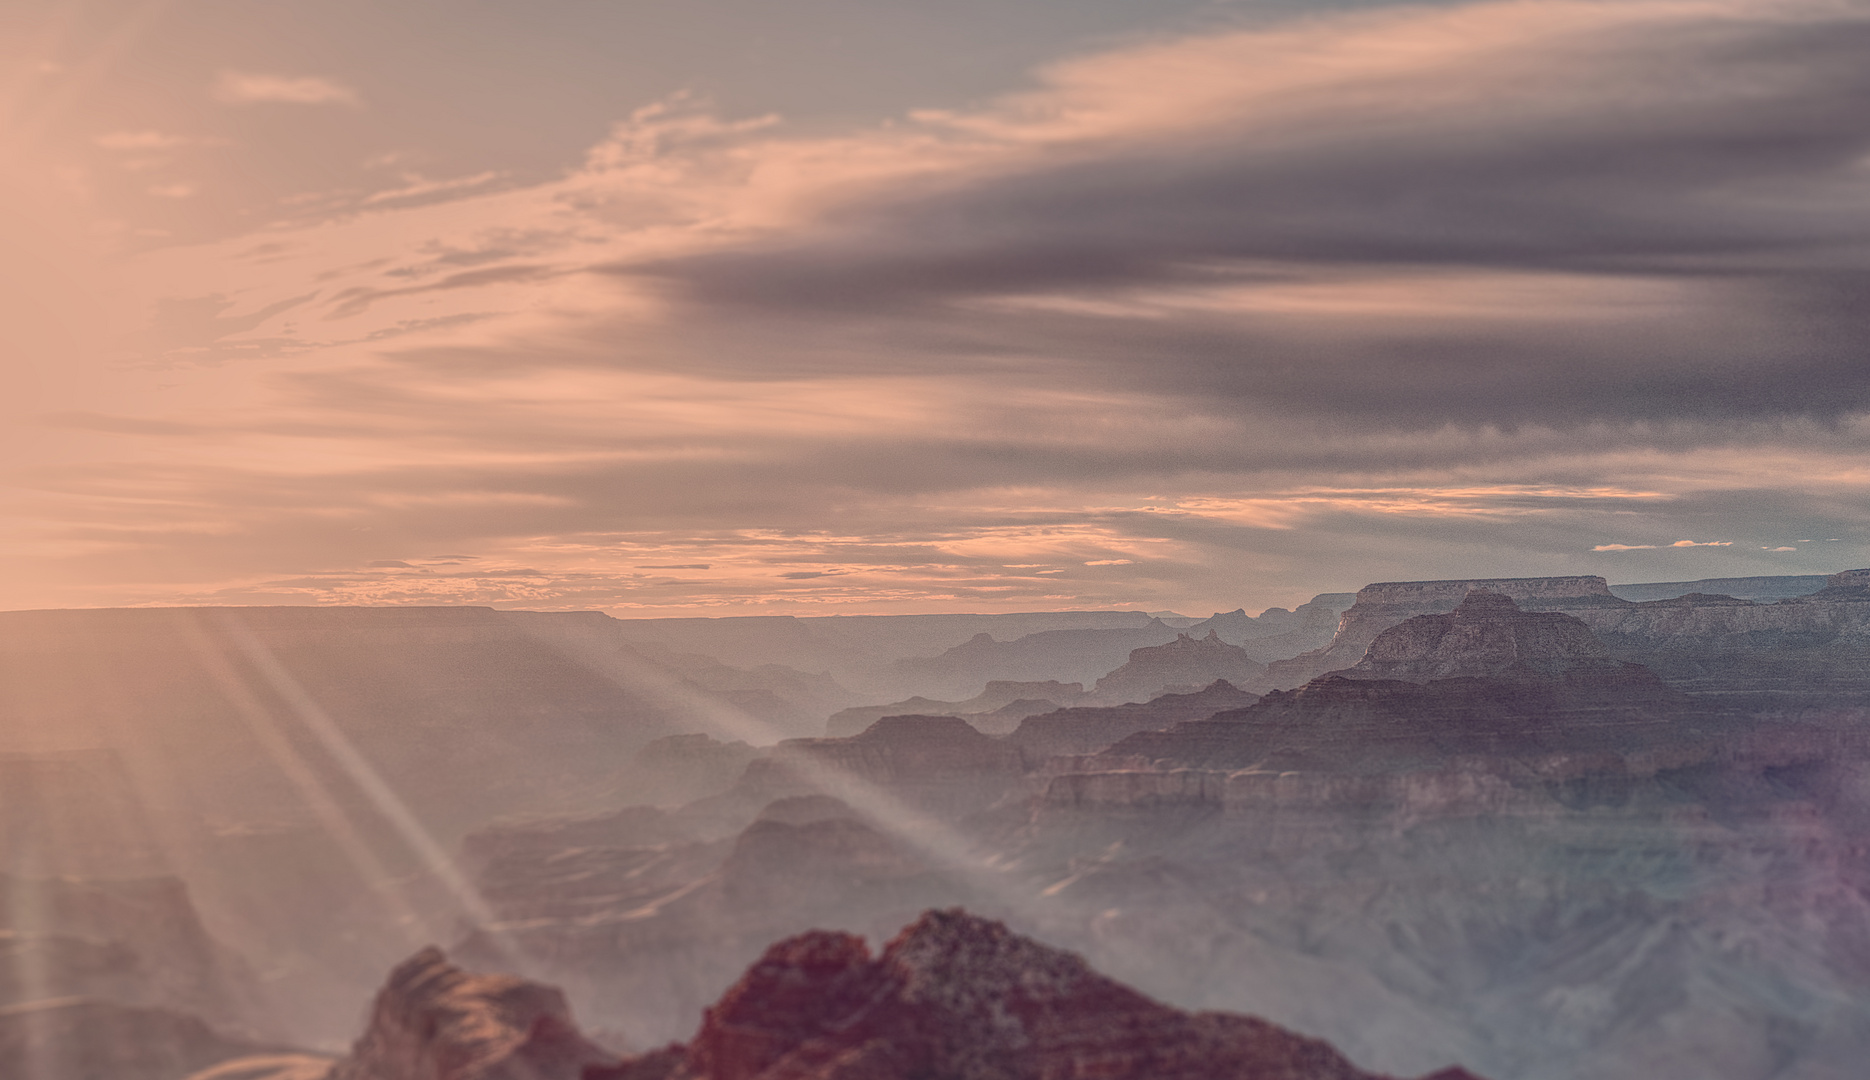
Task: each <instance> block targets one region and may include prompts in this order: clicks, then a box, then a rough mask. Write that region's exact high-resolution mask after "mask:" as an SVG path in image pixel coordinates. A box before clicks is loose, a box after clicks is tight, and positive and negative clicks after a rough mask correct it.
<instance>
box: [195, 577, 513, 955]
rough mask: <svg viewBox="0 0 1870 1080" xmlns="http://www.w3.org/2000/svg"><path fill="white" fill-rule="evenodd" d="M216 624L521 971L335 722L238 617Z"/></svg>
mask: <svg viewBox="0 0 1870 1080" xmlns="http://www.w3.org/2000/svg"><path fill="white" fill-rule="evenodd" d="M216 614H217V616H218V619H217V621H218V622H219V625H220V627H221V629H222V630H223V631H224V632H225V633H226V634H227V636H228V638H229V639H230V640H232V641H233V643H234V645H235V647H236V648H238V649H239V650H240V653H241V655H242V656H244V657H245V658H246V659H247V660H248V661H249V662H250V663H251V664H252V665H253V667H254V669H255V670H257V671H258V672H259V673H260V677H261V678H263V679H264V680H265V681H266V684H267V686H268V687H269V688H270V689H271V690H272V691H273V693H274V694H276V695H278V696H279V698H280V700H282V701H284V702H285V704H286V706H287V707H288V708H290V709H291V710H292V714H293V715H294V716H295V717H297V718H298V720H299V722H300V723H301V724H303V725H304V726H305V728H306V730H308V731H310V732H311V734H312V736H313V737H314V738H315V739H317V740H318V743H319V745H320V746H322V747H323V748H324V750H325V752H326V753H328V754H330V755H331V757H332V759H333V760H334V761H336V762H337V764H338V767H339V768H341V769H343V770H344V773H345V775H346V776H347V777H349V778H350V780H351V782H352V783H353V784H355V785H356V786H357V788H358V790H359V791H362V792H363V793H364V797H365V798H367V799H369V800H370V803H371V805H372V806H374V807H375V808H376V810H377V812H378V813H379V814H381V815H383V817H384V819H385V820H387V821H388V822H389V823H390V826H391V827H392V828H393V829H395V830H396V833H397V835H398V836H399V837H400V838H401V839H402V841H403V843H405V844H407V845H408V846H409V849H410V850H411V851H413V852H414V853H415V855H416V857H417V858H418V859H419V860H420V861H421V863H422V865H423V867H424V868H425V869H426V870H427V871H428V872H429V873H430V874H432V875H434V877H435V879H436V880H437V881H439V882H441V884H442V886H443V888H445V889H447V890H448V892H449V895H450V896H452V897H453V899H454V901H455V903H457V904H458V905H460V908H461V910H462V911H464V912H466V913H467V915H468V916H469V917H470V918H471V919H473V920H474V922H475V923H476V924H478V925H481V926H484V927H487V928H489V929H488V933H489V940H490V942H491V944H492V946H493V948H494V949H495V951H496V952H498V953H499V955H500V958H501V960H502V962H503V963H506V964H509V965H512V967H513V970H515V971H518V970H521V968H520V966H519V964H520V953H519V952H518V951H517V950H516V949H514V948H513V946H512V943H511V942H510V941H508V940H507V939H506V938H505V937H504V936H503V935H501V934H499V933H498V932H496V931H495V930H493V924H494V922H495V919H494V915H493V909H492V908H490V907H488V905H487V902H486V901H485V900H484V899H482V898H481V895H480V893H479V892H478V891H477V890H476V889H475V888H474V886H473V885H472V884H470V883H469V882H468V880H467V878H466V877H465V876H464V875H463V874H462V873H461V871H460V868H459V867H457V866H456V865H455V861H454V860H453V859H452V858H450V857H449V855H448V852H447V851H446V850H444V849H443V848H442V846H441V844H440V843H439V842H437V841H436V839H435V837H434V836H433V835H432V834H431V833H430V832H429V830H428V828H427V826H425V825H423V824H422V822H421V821H420V820H419V819H417V817H416V816H415V814H414V813H412V812H411V811H410V809H409V807H408V805H407V804H406V803H404V802H403V800H402V797H401V796H399V795H397V794H396V792H395V790H394V789H393V788H391V787H390V785H389V784H388V783H387V782H385V781H384V779H383V777H382V775H381V774H380V773H378V772H377V770H376V767H375V766H373V765H371V764H370V762H369V760H368V759H366V758H365V757H364V755H363V754H361V753H359V752H358V750H357V747H356V746H355V745H354V744H353V743H352V742H351V740H350V738H349V737H348V736H346V735H345V734H344V732H343V730H341V729H340V728H339V727H338V725H337V722H336V721H334V720H333V719H332V718H331V715H330V714H329V713H327V712H326V711H325V710H324V707H323V706H321V705H319V704H318V702H317V701H316V700H314V699H313V698H312V696H311V694H309V693H307V692H306V690H305V687H304V686H302V685H301V684H300V683H299V680H298V679H296V678H294V677H293V675H292V673H291V672H289V671H287V670H286V668H285V666H284V665H283V664H281V663H280V662H279V659H278V658H277V657H275V656H274V655H273V652H272V650H271V649H269V648H267V647H266V643H265V642H263V641H261V640H260V638H259V635H257V634H255V633H254V632H253V631H252V630H251V629H250V628H249V627H248V626H247V625H246V623H244V622H242V621H241V619H240V616H239V615H238V614H235V613H234V612H232V611H228V612H218V613H216Z"/></svg>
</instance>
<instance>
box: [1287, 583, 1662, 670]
mask: <svg viewBox="0 0 1870 1080" xmlns="http://www.w3.org/2000/svg"><path fill="white" fill-rule="evenodd" d="M1476 590H1480V591H1484V592H1492V593H1498V594H1500V595H1502V596H1506V597H1508V598H1510V599H1512V600H1515V601H1518V602H1520V603H1523V604H1526V605H1527V606H1529V607H1535V608H1539V609H1550V608H1554V607H1557V608H1563V609H1565V610H1572V609H1574V608H1587V607H1598V606H1609V607H1618V606H1628V605H1627V601H1624V600H1619V599H1618V598H1617V597H1616V596H1614V595H1612V593H1611V591H1610V585H1609V584H1608V583H1607V582H1606V581H1605V580H1604V579H1603V578H1601V577H1597V576H1594V575H1589V576H1578V577H1542V578H1485V579H1482V578H1475V579H1463V580H1455V581H1379V582H1376V583H1374V584H1371V585H1365V586H1364V587H1363V588H1361V589H1359V590H1357V602H1356V603H1354V604H1352V605H1351V607H1350V609H1349V610H1347V611H1346V612H1345V613H1344V615H1343V617H1342V619H1340V620H1339V622H1338V630H1337V634H1336V635H1335V636H1334V637H1333V638H1332V639H1331V643H1330V644H1329V645H1326V646H1325V647H1323V648H1322V649H1315V650H1313V651H1311V652H1308V653H1301V654H1300V655H1298V656H1295V657H1293V658H1292V659H1290V660H1283V661H1278V662H1276V663H1274V664H1272V665H1271V666H1270V669H1269V670H1268V672H1267V678H1268V679H1269V680H1270V681H1271V683H1272V685H1274V686H1278V687H1288V686H1297V685H1299V684H1301V683H1304V682H1307V681H1309V680H1311V679H1314V678H1316V677H1318V676H1319V675H1322V674H1324V673H1325V672H1327V671H1334V670H1338V669H1341V668H1347V667H1350V666H1351V665H1352V664H1355V663H1356V662H1357V661H1358V660H1360V659H1362V658H1363V654H1364V652H1365V650H1367V649H1369V647H1370V644H1371V643H1372V642H1374V641H1375V640H1376V639H1377V635H1379V634H1381V633H1382V632H1383V631H1385V630H1387V629H1389V628H1390V627H1392V626H1395V625H1396V624H1397V623H1400V622H1402V621H1403V620H1404V619H1408V618H1411V617H1413V616H1416V615H1435V614H1441V613H1444V612H1449V611H1453V610H1454V609H1455V608H1456V607H1458V606H1460V604H1461V601H1462V600H1464V599H1466V597H1467V595H1468V594H1469V593H1471V592H1474V591H1476Z"/></svg>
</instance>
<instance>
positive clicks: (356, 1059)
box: [330, 949, 615, 1080]
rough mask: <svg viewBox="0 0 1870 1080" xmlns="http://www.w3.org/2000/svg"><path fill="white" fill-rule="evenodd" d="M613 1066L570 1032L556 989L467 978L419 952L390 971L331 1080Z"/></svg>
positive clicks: (434, 953) (510, 1077)
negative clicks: (361, 1030) (366, 1021)
mask: <svg viewBox="0 0 1870 1080" xmlns="http://www.w3.org/2000/svg"><path fill="white" fill-rule="evenodd" d="M614 1060H615V1056H614V1055H612V1054H610V1053H609V1052H607V1051H605V1050H603V1049H601V1048H600V1047H598V1046H597V1045H596V1044H595V1043H592V1042H591V1041H589V1040H588V1039H586V1038H585V1037H584V1036H583V1035H582V1034H581V1033H580V1032H579V1031H578V1028H577V1025H576V1024H575V1023H573V1021H572V1018H571V1011H570V1009H569V1008H568V1007H567V1006H566V1004H565V997H564V995H563V994H561V993H560V992H559V991H558V990H556V989H554V988H552V987H550V986H544V985H542V984H539V983H535V982H530V981H528V980H525V979H521V978H516V977H513V976H508V975H475V974H470V973H468V972H466V971H463V970H461V969H460V968H458V967H455V966H454V965H453V964H450V963H449V962H448V958H447V957H446V956H444V955H443V954H442V952H441V951H440V950H439V949H425V950H423V951H422V952H420V953H417V954H416V955H415V956H413V957H411V958H410V959H408V960H406V961H404V962H403V963H402V964H401V965H400V966H398V967H397V968H396V970H395V971H393V972H391V973H390V978H389V982H388V984H387V985H385V986H384V988H383V990H382V992H381V993H379V994H378V995H377V1000H376V1004H375V1006H374V1007H373V1008H372V1009H371V1013H370V1023H369V1027H368V1029H367V1030H366V1031H365V1032H364V1035H363V1037H362V1038H360V1039H358V1040H357V1044H356V1045H355V1046H354V1047H352V1049H351V1052H350V1054H349V1055H348V1056H347V1057H345V1058H344V1059H343V1060H341V1061H339V1062H338V1064H337V1065H336V1067H334V1068H333V1069H332V1071H331V1074H330V1080H580V1078H581V1077H582V1076H583V1073H584V1069H585V1067H586V1066H588V1065H597V1064H604V1063H609V1062H612V1061H614Z"/></svg>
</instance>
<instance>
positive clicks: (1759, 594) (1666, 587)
mask: <svg viewBox="0 0 1870 1080" xmlns="http://www.w3.org/2000/svg"><path fill="white" fill-rule="evenodd" d="M1829 580H1830V578H1829V577H1827V576H1826V575H1824V574H1780V575H1776V576H1767V577H1719V578H1702V579H1701V580H1699V581H1648V582H1640V583H1637V584H1632V585H1612V586H1611V587H1610V592H1611V595H1613V596H1618V597H1621V598H1623V599H1625V600H1634V601H1638V602H1641V601H1644V600H1673V599H1675V598H1676V597H1678V596H1687V595H1688V594H1689V593H1709V594H1711V595H1714V596H1731V597H1733V598H1735V599H1736V600H1789V599H1791V598H1792V597H1795V596H1810V595H1811V594H1812V593H1815V592H1817V591H1818V590H1819V589H1822V588H1824V587H1825V583H1826V582H1827V581H1829Z"/></svg>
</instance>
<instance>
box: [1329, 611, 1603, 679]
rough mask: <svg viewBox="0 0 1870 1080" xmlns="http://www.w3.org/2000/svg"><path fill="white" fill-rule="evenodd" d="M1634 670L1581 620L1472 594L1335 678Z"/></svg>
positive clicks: (1390, 634)
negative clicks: (1598, 638) (1449, 610)
mask: <svg viewBox="0 0 1870 1080" xmlns="http://www.w3.org/2000/svg"><path fill="white" fill-rule="evenodd" d="M1628 666H1631V665H1625V664H1621V663H1619V662H1618V661H1616V660H1613V659H1611V656H1610V650H1609V649H1606V648H1605V647H1604V643H1603V642H1601V641H1599V640H1597V636H1596V635H1595V634H1593V633H1591V628H1590V627H1589V626H1586V625H1585V624H1584V623H1583V622H1582V621H1581V620H1579V619H1577V618H1575V617H1573V616H1571V615H1567V614H1564V613H1563V612H1556V611H1538V612H1533V611H1521V610H1520V609H1519V605H1518V604H1515V603H1514V602H1513V600H1512V598H1511V597H1509V596H1507V595H1505V594H1504V593H1496V592H1482V591H1478V590H1476V591H1474V592H1470V593H1468V594H1467V596H1466V597H1464V598H1463V599H1462V601H1461V603H1460V605H1459V606H1458V607H1456V608H1455V609H1454V610H1453V611H1451V612H1449V613H1447V614H1445V615H1417V616H1415V617H1414V618H1410V619H1405V620H1403V621H1402V622H1400V623H1397V624H1396V625H1395V626H1392V627H1390V628H1389V629H1387V630H1384V631H1383V632H1382V633H1380V634H1378V635H1377V636H1376V640H1374V641H1372V642H1371V643H1370V647H1369V649H1368V650H1367V651H1366V652H1365V653H1364V657H1363V659H1362V660H1359V661H1358V662H1357V663H1356V664H1355V665H1353V666H1351V667H1350V668H1347V669H1346V670H1344V671H1341V672H1338V673H1337V674H1340V675H1343V676H1344V677H1346V678H1351V679H1407V680H1409V681H1411V682H1427V681H1429V680H1431V679H1454V678H1489V679H1529V678H1531V679H1539V678H1552V677H1555V676H1559V675H1577V674H1581V673H1586V672H1590V673H1601V674H1617V673H1621V672H1622V671H1623V669H1624V668H1626V667H1628Z"/></svg>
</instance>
